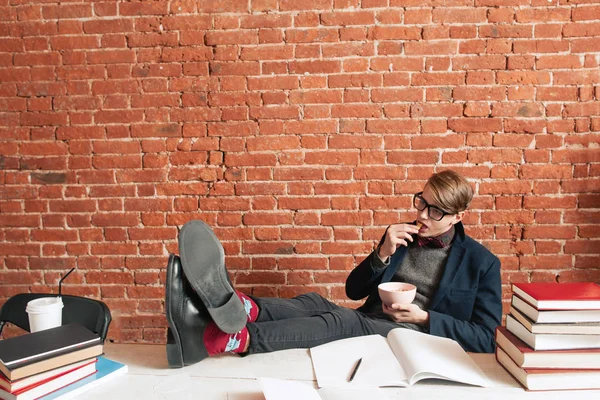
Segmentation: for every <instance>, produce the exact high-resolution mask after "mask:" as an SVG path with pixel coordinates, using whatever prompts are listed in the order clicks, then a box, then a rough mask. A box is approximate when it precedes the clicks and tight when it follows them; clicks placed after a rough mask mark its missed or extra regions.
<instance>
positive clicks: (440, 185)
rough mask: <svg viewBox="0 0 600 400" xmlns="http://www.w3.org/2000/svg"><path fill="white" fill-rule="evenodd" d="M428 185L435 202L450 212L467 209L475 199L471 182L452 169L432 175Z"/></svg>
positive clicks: (454, 212) (455, 212)
mask: <svg viewBox="0 0 600 400" xmlns="http://www.w3.org/2000/svg"><path fill="white" fill-rule="evenodd" d="M427 186H429V189H430V190H431V196H432V197H433V199H434V200H435V202H436V203H437V204H438V205H439V206H440V208H442V209H443V210H444V211H446V212H447V213H450V214H457V213H459V212H461V211H465V210H466V209H467V208H468V207H469V204H471V200H472V199H473V188H472V187H471V185H470V184H469V182H468V181H467V180H466V179H465V178H464V177H462V176H461V175H459V174H458V173H457V172H455V171H452V170H446V171H442V172H438V173H437V174H433V175H431V177H430V178H429V179H428V180H427Z"/></svg>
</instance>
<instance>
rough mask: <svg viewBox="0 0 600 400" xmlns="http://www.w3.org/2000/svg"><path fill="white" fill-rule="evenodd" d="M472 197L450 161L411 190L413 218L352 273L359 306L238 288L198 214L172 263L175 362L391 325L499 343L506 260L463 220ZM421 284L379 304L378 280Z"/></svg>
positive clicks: (169, 308) (473, 345)
mask: <svg viewBox="0 0 600 400" xmlns="http://www.w3.org/2000/svg"><path fill="white" fill-rule="evenodd" d="M472 197H473V191H472V189H471V186H470V185H469V183H468V182H467V181H466V180H465V179H464V178H463V177H462V176H460V175H458V174H457V173H455V172H453V171H444V172H440V173H437V174H434V175H432V176H431V177H430V178H429V180H428V181H427V183H426V185H425V187H424V188H423V191H422V192H419V193H416V194H415V195H414V197H413V205H414V207H415V208H416V210H417V213H416V220H415V222H414V223H401V224H393V225H390V226H389V227H388V228H387V230H386V232H385V234H384V235H383V237H382V239H381V240H380V242H379V245H378V246H377V248H376V250H375V251H373V252H372V253H371V254H370V255H369V256H368V257H367V258H365V260H364V261H362V262H361V263H360V264H359V265H358V266H357V267H356V268H355V269H354V270H353V271H352V272H351V273H350V275H349V276H348V279H347V280H346V294H347V295H348V297H349V298H351V299H353V300H359V299H363V298H365V297H366V298H367V299H366V301H365V303H364V304H363V305H362V306H361V307H359V308H358V309H357V310H354V309H350V308H345V307H340V306H337V305H335V304H333V303H331V302H330V301H328V300H326V299H325V298H323V297H322V296H320V295H318V294H316V293H307V294H303V295H300V296H297V297H295V298H293V299H277V298H255V297H251V296H248V295H245V294H243V293H241V292H239V291H236V290H234V289H233V287H232V285H231V282H230V281H229V277H228V275H227V271H226V269H225V262H224V253H223V248H222V246H221V244H220V243H219V241H218V239H217V238H216V236H215V235H214V233H213V232H212V230H211V229H210V228H209V227H208V226H207V225H205V224H204V223H203V222H201V221H191V222H188V223H187V224H185V225H184V226H183V228H182V229H181V231H180V235H179V250H180V257H181V262H179V259H178V258H177V257H176V256H171V258H170V259H169V265H168V267H167V289H166V313H167V320H168V322H169V333H168V343H167V355H168V359H169V365H170V366H172V367H182V366H184V365H190V364H193V363H195V362H198V361H201V360H202V359H204V358H206V357H208V356H212V355H215V354H218V353H222V352H228V351H230V352H235V353H261V352H269V351H275V350H283V349H290V348H310V347H313V346H317V345H320V344H323V343H327V342H330V341H334V340H339V339H344V338H348V337H354V336H363V335H371V334H380V335H383V336H385V335H387V333H388V332H389V331H390V330H391V329H394V328H398V327H404V328H407V329H415V330H419V331H422V332H427V333H429V334H432V335H436V336H443V337H448V338H451V339H454V340H456V341H457V342H458V343H460V345H461V346H462V347H463V348H464V349H465V350H466V351H471V352H488V353H490V352H493V351H494V349H495V342H494V330H495V328H496V326H498V325H499V324H500V321H501V317H502V305H501V288H500V286H501V281H500V261H499V260H498V258H497V257H496V256H494V255H493V254H492V253H490V252H489V251H488V250H487V249H485V248H484V247H483V246H482V245H481V244H479V243H477V242H476V241H474V240H473V239H471V238H470V237H468V236H467V235H465V232H464V229H463V226H462V223H461V220H462V219H463V217H464V214H465V210H466V209H467V207H468V206H469V204H470V202H471V199H472ZM390 281H401V282H409V283H412V284H414V285H416V286H417V297H416V298H415V301H414V302H413V303H411V304H393V305H392V306H391V307H387V306H386V305H384V304H382V302H381V299H380V298H379V294H378V291H377V286H378V285H379V284H380V283H382V282H390Z"/></svg>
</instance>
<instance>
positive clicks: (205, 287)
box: [179, 220, 248, 333]
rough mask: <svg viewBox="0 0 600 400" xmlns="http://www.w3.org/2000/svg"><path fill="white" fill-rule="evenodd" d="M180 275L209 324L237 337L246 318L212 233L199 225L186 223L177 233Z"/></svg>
mask: <svg viewBox="0 0 600 400" xmlns="http://www.w3.org/2000/svg"><path fill="white" fill-rule="evenodd" d="M179 256H180V257H181V265H182V267H183V272H184V274H185V276H186V278H187V280H188V282H189V283H190V284H191V285H192V287H193V288H194V290H195V291H196V293H197V294H198V297H200V300H202V302H203V303H204V305H205V306H206V308H207V309H208V312H209V314H210V316H211V317H212V319H213V321H215V323H216V324H217V326H218V327H219V329H221V330H222V331H223V332H226V333H237V332H239V331H240V330H242V329H243V328H244V326H246V322H247V320H248V317H247V315H246V311H245V309H244V306H243V304H242V302H241V300H240V299H239V298H238V296H237V294H235V292H234V290H233V287H232V286H231V284H230V283H229V277H228V276H227V271H226V270H225V252H224V251H223V246H221V243H220V242H219V239H217V236H216V235H215V234H214V232H213V231H212V229H210V227H209V226H208V225H206V224H205V223H204V222H202V221H197V220H195V221H189V222H188V223H186V224H185V225H184V226H183V227H182V228H181V231H180V232H179Z"/></svg>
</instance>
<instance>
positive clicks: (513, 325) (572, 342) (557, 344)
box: [506, 314, 600, 350]
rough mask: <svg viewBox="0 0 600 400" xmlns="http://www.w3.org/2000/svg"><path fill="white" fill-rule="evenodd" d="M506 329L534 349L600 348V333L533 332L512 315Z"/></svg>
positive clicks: (507, 320) (508, 318)
mask: <svg viewBox="0 0 600 400" xmlns="http://www.w3.org/2000/svg"><path fill="white" fill-rule="evenodd" d="M506 329H508V330H509V331H510V332H511V333H512V334H513V335H515V336H516V337H518V338H519V339H521V340H522V341H524V342H525V343H527V345H528V346H529V347H531V348H532V349H534V350H569V349H597V348H600V335H563V334H550V333H548V334H546V333H531V332H529V331H528V330H527V328H525V327H524V326H523V325H521V323H519V321H517V320H516V319H515V318H514V317H513V316H512V315H510V314H509V315H507V316H506Z"/></svg>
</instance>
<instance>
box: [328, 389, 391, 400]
mask: <svg viewBox="0 0 600 400" xmlns="http://www.w3.org/2000/svg"><path fill="white" fill-rule="evenodd" d="M319 395H321V399H322V400H388V397H387V396H386V395H385V393H384V392H383V390H381V389H379V388H376V387H371V388H357V387H353V388H340V387H336V388H334V387H324V388H321V389H319Z"/></svg>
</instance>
